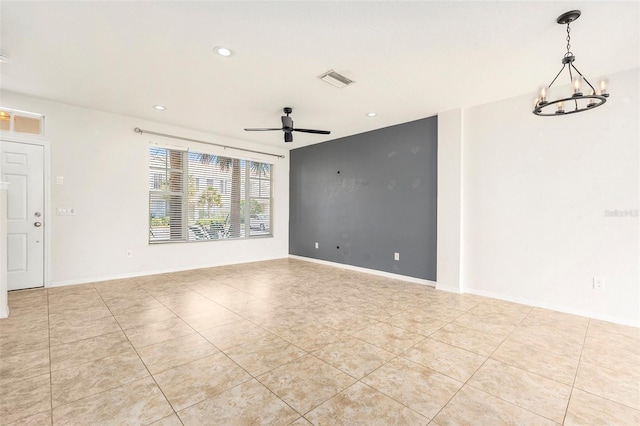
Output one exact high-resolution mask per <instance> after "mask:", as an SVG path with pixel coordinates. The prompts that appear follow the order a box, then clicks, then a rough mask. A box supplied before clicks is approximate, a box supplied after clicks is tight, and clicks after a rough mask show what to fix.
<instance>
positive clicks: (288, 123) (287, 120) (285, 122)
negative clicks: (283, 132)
mask: <svg viewBox="0 0 640 426" xmlns="http://www.w3.org/2000/svg"><path fill="white" fill-rule="evenodd" d="M281 118H282V128H283V129H293V119H292V118H291V117H289V116H288V115H283V116H282V117H281Z"/></svg>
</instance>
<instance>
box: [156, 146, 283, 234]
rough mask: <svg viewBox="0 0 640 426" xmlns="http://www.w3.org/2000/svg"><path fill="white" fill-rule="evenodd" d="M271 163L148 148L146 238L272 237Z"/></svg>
mask: <svg viewBox="0 0 640 426" xmlns="http://www.w3.org/2000/svg"><path fill="white" fill-rule="evenodd" d="M272 171H273V165H272V164H268V163H260V162H255V161H249V160H243V159H239V158H230V157H222V156H216V155H211V154H205V153H199V152H193V151H188V152H187V151H179V150H173V149H167V148H159V147H150V148H149V242H150V243H163V242H178V241H182V242H191V241H203V240H220V239H238V238H248V237H257V236H271V235H272V226H271V210H272V196H271V182H272V180H271V177H272Z"/></svg>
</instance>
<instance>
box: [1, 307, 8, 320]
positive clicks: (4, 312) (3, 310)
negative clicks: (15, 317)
mask: <svg viewBox="0 0 640 426" xmlns="http://www.w3.org/2000/svg"><path fill="white" fill-rule="evenodd" d="M3 318H9V307H8V306H0V319H3Z"/></svg>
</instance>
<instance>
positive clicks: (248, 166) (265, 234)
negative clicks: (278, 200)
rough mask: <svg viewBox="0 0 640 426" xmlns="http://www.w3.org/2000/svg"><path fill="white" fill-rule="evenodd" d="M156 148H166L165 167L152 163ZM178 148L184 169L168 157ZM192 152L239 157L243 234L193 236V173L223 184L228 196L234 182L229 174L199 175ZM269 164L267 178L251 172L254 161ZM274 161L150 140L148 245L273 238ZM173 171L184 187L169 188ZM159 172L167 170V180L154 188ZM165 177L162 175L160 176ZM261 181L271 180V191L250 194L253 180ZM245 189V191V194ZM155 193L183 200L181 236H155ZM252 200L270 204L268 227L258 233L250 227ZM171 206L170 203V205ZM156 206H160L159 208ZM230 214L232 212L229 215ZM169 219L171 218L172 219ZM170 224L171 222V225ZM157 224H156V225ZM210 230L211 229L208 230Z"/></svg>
mask: <svg viewBox="0 0 640 426" xmlns="http://www.w3.org/2000/svg"><path fill="white" fill-rule="evenodd" d="M153 149H161V150H164V152H165V153H166V156H167V157H166V159H165V167H164V168H161V167H159V166H155V165H152V150H153ZM172 151H173V152H176V153H178V152H179V153H181V155H182V168H181V169H177V168H171V167H170V163H169V160H168V157H169V155H170V153H171V152H172ZM193 154H196V155H202V154H206V155H211V156H215V157H219V158H224V159H228V160H230V162H233V160H238V164H240V165H241V178H240V185H241V187H240V206H239V209H240V215H241V216H240V217H241V218H242V217H244V223H242V222H240V223H241V228H240V229H241V231H243V234H240V236H239V237H233V238H232V237H230V236H226V237H224V238H220V237H219V236H217V237H215V238H211V237H210V238H203V239H197V238H195V239H194V238H192V235H191V233H192V230H191V229H190V227H191V226H193V224H192V223H191V221H193V219H194V218H191V217H190V213H189V203H190V195H189V180H190V179H191V178H192V177H193V178H194V180H198V181H199V183H202V182H203V181H204V182H206V183H208V181H209V180H212V181H213V183H214V185H213V187H214V188H217V187H218V186H219V185H222V186H223V188H220V189H221V190H220V194H221V195H226V194H227V193H228V195H229V196H231V188H232V184H231V181H230V179H229V178H221V177H220V176H217V175H210V174H200V175H197V174H196V173H197V171H198V168H197V167H190V166H191V162H192V161H193V160H192V158H191V156H192V155H193ZM254 163H255V164H266V165H268V174H269V177H268V178H265V177H264V176H260V174H259V173H258V176H254V175H253V173H252V164H254ZM274 167H275V165H274V163H271V162H266V161H256V160H252V159H248V158H242V157H239V156H233V157H232V156H227V155H218V154H209V153H207V152H206V151H205V152H203V151H200V150H197V149H190V148H183V149H181V148H179V147H167V146H162V145H156V144H153V143H151V144H150V145H149V147H148V149H147V173H148V182H147V192H148V194H149V200H148V201H149V202H148V204H147V213H148V216H149V222H148V225H149V236H148V244H149V245H155V244H177V243H198V242H208V241H237V240H245V239H255V238H273V236H274V232H273V214H272V213H273V205H274V199H273V180H274V175H273V171H274ZM171 172H178V173H181V174H182V179H181V182H182V183H181V185H182V188H181V191H169V190H166V189H169V188H168V185H169V184H168V182H167V181H168V179H169V175H170V173H171ZM157 173H163V174H165V179H166V181H165V182H163V183H161V185H160V186H161V188H157V189H156V188H154V186H155V182H156V177H155V175H156V174H157ZM152 176H153V184H154V185H151V183H152V182H151V177H152ZM161 179H162V178H161ZM256 180H257V181H258V186H259V188H261V183H262V182H264V181H266V182H268V185H269V191H268V195H266V196H265V195H263V194H262V192H260V191H259V192H258V196H257V197H252V196H251V184H252V182H254V181H256ZM163 186H164V187H165V189H163ZM208 186H209V185H205V188H207V187H208ZM196 191H198V192H200V189H199V188H198V186H197V185H196ZM243 191H244V194H242V193H243ZM154 194H163V196H165V197H167V196H176V197H178V196H179V197H181V202H180V210H181V221H182V225H181V230H182V231H181V235H182V238H180V239H175V238H172V236H171V233H169V237H168V238H167V239H157V237H156V239H153V238H154V236H153V228H154V227H153V226H152V220H153V219H154V218H155V219H157V218H158V217H154V216H153V211H154V209H153V208H152V201H156V200H158V199H159V198H158V196H157V195H155V198H154ZM252 200H260V201H261V202H262V204H265V205H267V206H268V228H267V229H265V230H259V231H260V233H259V234H256V233H255V231H254V230H253V229H252V228H251V201H252ZM243 202H244V211H242V210H243ZM169 208H170V207H169ZM169 208H167V207H165V209H166V211H165V213H166V216H165V217H167V216H169V215H170V213H169ZM228 209H231V206H229V207H228ZM156 210H157V209H156ZM227 217H229V216H227ZM169 223H170V222H169ZM168 226H170V225H168ZM156 227H157V225H156ZM209 232H210V231H209ZM226 232H227V233H228V230H226ZM205 234H206V233H205Z"/></svg>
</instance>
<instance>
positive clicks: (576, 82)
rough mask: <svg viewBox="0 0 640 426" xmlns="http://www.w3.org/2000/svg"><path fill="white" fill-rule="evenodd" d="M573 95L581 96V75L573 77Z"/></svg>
mask: <svg viewBox="0 0 640 426" xmlns="http://www.w3.org/2000/svg"><path fill="white" fill-rule="evenodd" d="M573 96H582V77H580V76H578V77H576V78H574V79H573Z"/></svg>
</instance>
